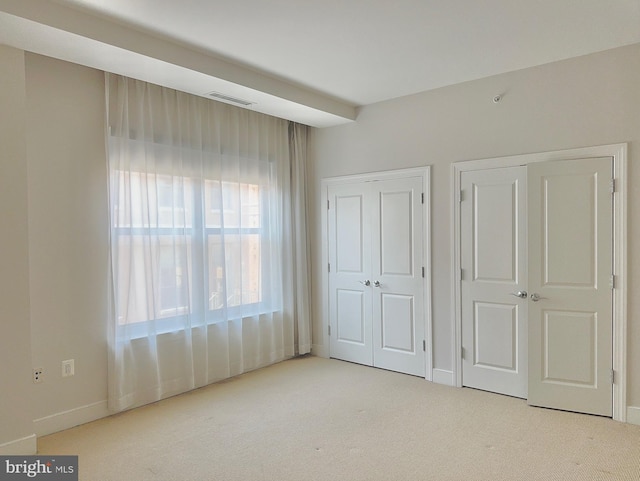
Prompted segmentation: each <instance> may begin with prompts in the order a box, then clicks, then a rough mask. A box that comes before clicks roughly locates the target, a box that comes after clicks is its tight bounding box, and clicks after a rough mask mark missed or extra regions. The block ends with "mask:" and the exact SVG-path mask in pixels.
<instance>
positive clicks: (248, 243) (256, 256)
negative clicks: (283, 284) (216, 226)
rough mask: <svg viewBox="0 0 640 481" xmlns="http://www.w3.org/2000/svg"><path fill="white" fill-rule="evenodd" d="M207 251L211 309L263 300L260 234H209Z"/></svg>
mask: <svg viewBox="0 0 640 481" xmlns="http://www.w3.org/2000/svg"><path fill="white" fill-rule="evenodd" d="M223 238H224V241H223V240H222V239H223ZM208 249H209V252H208V255H209V308H210V309H219V308H221V307H223V306H225V304H226V306H227V307H235V306H240V305H246V304H254V303H258V302H260V301H261V300H262V294H261V285H262V282H261V261H260V235H259V234H245V235H230V234H227V235H224V236H222V235H210V236H209V237H208ZM225 265H226V269H225Z"/></svg>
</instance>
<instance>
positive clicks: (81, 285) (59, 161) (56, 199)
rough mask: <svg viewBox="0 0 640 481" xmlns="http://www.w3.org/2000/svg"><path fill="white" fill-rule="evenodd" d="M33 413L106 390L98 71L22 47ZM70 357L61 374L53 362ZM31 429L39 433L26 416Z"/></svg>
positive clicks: (86, 400) (63, 407) (69, 405)
mask: <svg viewBox="0 0 640 481" xmlns="http://www.w3.org/2000/svg"><path fill="white" fill-rule="evenodd" d="M25 63H26V92H27V126H28V128H27V159H28V192H29V197H28V198H29V261H30V262H29V295H30V299H31V348H32V352H33V363H34V364H36V365H38V366H43V367H44V368H45V373H44V382H42V383H41V384H37V385H34V384H32V386H31V387H32V397H33V400H34V405H33V413H32V416H33V419H40V418H44V417H46V416H49V415H51V414H55V413H60V412H64V411H67V410H70V409H78V408H82V407H87V406H91V405H93V404H94V403H99V402H104V400H105V399H106V398H107V342H106V332H107V330H106V326H107V322H106V318H107V302H106V297H107V252H108V235H109V229H108V221H107V212H108V210H107V209H108V208H107V166H106V158H105V140H104V132H105V130H104V74H103V73H102V72H100V71H98V70H93V69H89V68H86V67H81V66H78V65H74V64H70V63H66V62H61V61H59V60H54V59H51V58H48V57H42V56H39V55H33V54H26V62H25ZM65 359H74V360H75V376H73V377H67V378H62V374H61V362H62V361H63V360H65ZM35 428H36V431H37V432H39V431H41V429H40V426H39V425H38V424H36V426H35Z"/></svg>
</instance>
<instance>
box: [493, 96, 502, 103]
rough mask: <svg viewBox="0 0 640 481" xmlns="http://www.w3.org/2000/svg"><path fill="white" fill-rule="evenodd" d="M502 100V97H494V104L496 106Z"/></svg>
mask: <svg viewBox="0 0 640 481" xmlns="http://www.w3.org/2000/svg"><path fill="white" fill-rule="evenodd" d="M501 100H502V95H496V96H495V97H493V103H494V104H497V103H498V102H500V101H501Z"/></svg>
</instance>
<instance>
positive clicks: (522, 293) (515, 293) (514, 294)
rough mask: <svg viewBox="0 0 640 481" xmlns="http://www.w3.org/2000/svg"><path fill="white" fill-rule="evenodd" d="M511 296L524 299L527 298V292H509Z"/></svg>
mask: <svg viewBox="0 0 640 481" xmlns="http://www.w3.org/2000/svg"><path fill="white" fill-rule="evenodd" d="M511 295H512V296H516V297H519V298H520V299H526V298H527V291H518V292H511Z"/></svg>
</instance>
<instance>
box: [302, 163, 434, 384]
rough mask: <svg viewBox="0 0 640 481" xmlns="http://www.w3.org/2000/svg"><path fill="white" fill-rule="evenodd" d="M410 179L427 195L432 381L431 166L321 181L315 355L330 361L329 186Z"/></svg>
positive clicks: (426, 299) (428, 360) (427, 323)
mask: <svg viewBox="0 0 640 481" xmlns="http://www.w3.org/2000/svg"><path fill="white" fill-rule="evenodd" d="M407 177H422V191H423V193H424V209H422V213H423V228H422V238H423V241H422V263H423V264H422V265H423V266H424V268H425V277H424V290H423V295H424V330H425V337H426V352H425V364H426V365H425V373H426V374H425V379H426V380H427V381H431V380H432V374H431V370H432V365H433V361H432V356H433V341H432V338H433V335H432V329H431V323H432V320H431V316H432V307H431V166H425V167H416V168H409V169H398V170H386V171H378V172H368V173H364V174H355V175H345V176H339V177H327V178H324V179H322V180H321V182H320V185H321V189H320V190H321V203H320V208H321V209H322V216H321V232H322V233H321V236H322V253H321V256H322V262H321V264H320V265H321V266H322V269H321V277H322V303H321V313H322V345H317V344H314V345H313V352H314V354H315V355H317V356H320V357H326V358H328V357H329V356H330V354H331V352H330V339H329V312H330V311H329V272H328V268H325V267H324V266H328V265H329V237H328V234H329V230H328V227H329V219H328V209H327V206H328V202H329V194H328V192H329V187H330V186H334V185H340V184H350V183H357V182H375V181H376V180H391V179H403V178H407Z"/></svg>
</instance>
